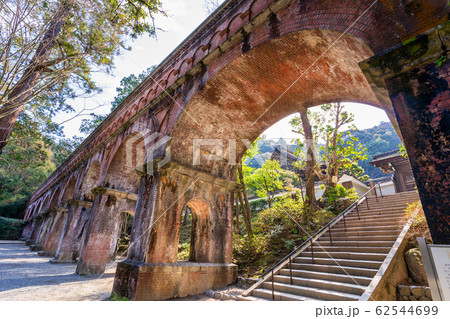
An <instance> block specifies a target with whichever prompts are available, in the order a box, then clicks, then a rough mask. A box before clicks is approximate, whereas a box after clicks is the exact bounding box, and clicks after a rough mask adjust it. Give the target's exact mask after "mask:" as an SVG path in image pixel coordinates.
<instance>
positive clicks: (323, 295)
mask: <svg viewBox="0 0 450 319" xmlns="http://www.w3.org/2000/svg"><path fill="white" fill-rule="evenodd" d="M262 286H263V288H264V289H267V290H269V291H270V292H271V289H272V288H271V287H272V282H265V283H263V284H262ZM274 288H275V290H276V291H279V292H283V293H289V294H293V295H298V296H302V297H307V298H313V299H319V300H338V301H356V300H358V299H359V297H360V295H355V294H349V293H344V292H339V291H333V290H328V289H319V288H312V287H305V286H296V285H290V284H284V283H279V282H275V283H274ZM271 293H272V292H271Z"/></svg>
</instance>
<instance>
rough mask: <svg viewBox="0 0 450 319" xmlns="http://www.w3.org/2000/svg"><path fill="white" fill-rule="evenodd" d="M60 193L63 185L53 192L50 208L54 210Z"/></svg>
mask: <svg viewBox="0 0 450 319" xmlns="http://www.w3.org/2000/svg"><path fill="white" fill-rule="evenodd" d="M60 194H61V187H58V188H57V189H56V191H55V192H54V193H53V196H52V200H51V201H50V205H49V206H48V209H49V210H52V209H53V208H55V207H56V206H57V205H58V203H59V196H60Z"/></svg>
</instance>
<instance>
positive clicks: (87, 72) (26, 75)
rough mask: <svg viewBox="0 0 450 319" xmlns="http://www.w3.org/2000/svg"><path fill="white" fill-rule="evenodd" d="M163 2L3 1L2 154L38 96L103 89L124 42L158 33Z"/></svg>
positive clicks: (0, 74) (64, 95) (0, 57)
mask: <svg viewBox="0 0 450 319" xmlns="http://www.w3.org/2000/svg"><path fill="white" fill-rule="evenodd" d="M160 12H162V13H164V12H163V11H162V9H161V3H160V0H124V1H117V0H88V1H83V2H81V1H78V0H46V1H37V0H27V1H22V0H0V13H1V21H0V29H1V32H0V42H1V43H2V45H1V46H0V154H1V153H2V151H3V148H4V147H5V145H6V143H7V139H8V137H9V135H10V133H11V130H12V128H13V126H14V124H15V123H16V121H17V118H18V116H19V114H20V113H21V112H22V110H23V109H24V108H25V107H26V106H27V105H28V103H30V102H31V101H32V100H33V99H34V98H36V97H37V96H43V95H45V96H49V97H50V96H57V97H58V100H59V103H65V100H66V99H67V98H73V97H75V96H79V95H82V94H91V93H92V92H96V91H98V90H99V89H98V88H97V87H96V85H95V83H94V82H93V81H92V79H91V76H92V73H93V70H97V69H100V70H102V69H103V70H104V71H106V72H110V71H111V68H112V66H113V60H114V59H113V58H114V56H115V55H116V54H118V53H119V52H120V49H121V48H123V49H129V46H128V45H127V43H126V40H127V39H129V38H131V39H133V38H136V37H138V36H140V35H142V34H149V35H154V34H155V30H156V27H155V25H154V22H153V17H154V15H155V14H157V13H160Z"/></svg>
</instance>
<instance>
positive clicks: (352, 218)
mask: <svg viewBox="0 0 450 319" xmlns="http://www.w3.org/2000/svg"><path fill="white" fill-rule="evenodd" d="M402 218H406V215H405V213H395V214H386V215H378V214H375V213H374V214H370V215H369V214H368V215H361V214H360V215H359V217H358V215H357V214H356V213H355V214H350V215H347V216H345V222H347V221H360V220H362V221H364V222H366V221H375V220H379V221H386V220H398V219H402ZM341 222H342V223H344V221H342V220H341Z"/></svg>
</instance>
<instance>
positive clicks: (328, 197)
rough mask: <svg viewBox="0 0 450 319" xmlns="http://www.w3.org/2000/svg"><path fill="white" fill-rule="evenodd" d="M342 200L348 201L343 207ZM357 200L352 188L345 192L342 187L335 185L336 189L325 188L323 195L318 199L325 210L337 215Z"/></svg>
mask: <svg viewBox="0 0 450 319" xmlns="http://www.w3.org/2000/svg"><path fill="white" fill-rule="evenodd" d="M343 198H348V199H349V201H348V203H347V204H345V205H342V199H343ZM358 198H359V197H358V194H356V191H355V189H354V188H350V189H349V190H347V189H345V187H344V186H342V185H337V186H336V187H327V188H326V189H325V193H324V194H323V196H322V198H321V199H320V203H321V206H322V207H323V208H325V209H326V210H329V211H332V212H333V213H336V214H338V213H340V212H341V211H343V210H344V209H345V208H347V207H348V206H349V204H350V203H351V202H354V201H355V200H357V199H358Z"/></svg>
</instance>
